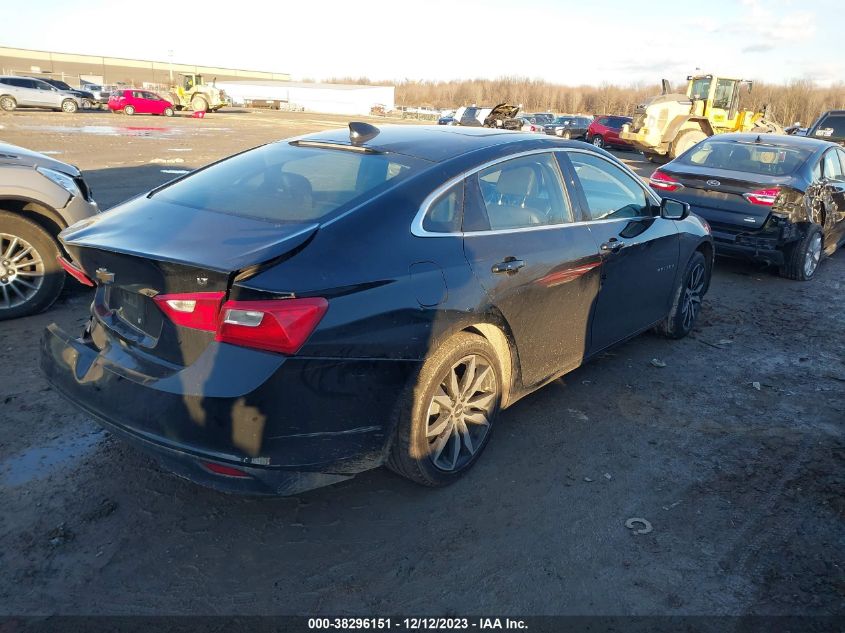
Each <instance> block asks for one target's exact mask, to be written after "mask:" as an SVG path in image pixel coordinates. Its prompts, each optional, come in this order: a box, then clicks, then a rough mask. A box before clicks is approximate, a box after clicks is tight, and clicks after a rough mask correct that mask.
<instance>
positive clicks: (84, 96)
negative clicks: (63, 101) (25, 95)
mask: <svg viewBox="0 0 845 633" xmlns="http://www.w3.org/2000/svg"><path fill="white" fill-rule="evenodd" d="M41 81H46V82H47V83H48V84H50V85H51V86H53V87H55V88H58V89H59V90H64V91H65V92H69V93H70V94H72V95H73V96H74V97H79V99H81V101H82V109H83V110H90V109H91V108H93V107H99V101H98V100H97V98H96V97H95V96H94V94H93V93H92V92H89V91H88V90H80V89H77V88H73V87H71V86H70V85H68V84H67V83H66V82H64V81H59V80H58V79H45V78H41ZM106 101H108V99H106Z"/></svg>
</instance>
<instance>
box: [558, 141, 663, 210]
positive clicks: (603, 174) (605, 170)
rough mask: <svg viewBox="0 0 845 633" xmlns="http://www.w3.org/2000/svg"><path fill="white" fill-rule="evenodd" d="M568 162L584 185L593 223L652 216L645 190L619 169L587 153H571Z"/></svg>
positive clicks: (582, 185) (583, 188)
mask: <svg viewBox="0 0 845 633" xmlns="http://www.w3.org/2000/svg"><path fill="white" fill-rule="evenodd" d="M569 160H570V161H571V162H572V166H573V168H574V169H575V173H576V174H577V176H578V181H579V182H580V183H581V189H582V190H583V191H584V197H585V198H586V199H587V206H588V207H589V212H590V218H591V219H592V220H616V219H620V218H639V217H644V216H651V215H652V209H651V204H650V203H649V199H648V196H647V195H646V192H645V190H644V189H643V187H642V186H640V184H639V183H638V182H637V181H636V180H635V179H634V178H633V177H632V176H630V175H629V174H627V173H625V172H624V171H623V170H622V169H620V168H619V167H617V166H616V165H614V164H612V163H610V162H609V161H606V160H604V159H602V158H599V157H598V156H593V155H592V154H586V153H584V152H571V153H570V154H569Z"/></svg>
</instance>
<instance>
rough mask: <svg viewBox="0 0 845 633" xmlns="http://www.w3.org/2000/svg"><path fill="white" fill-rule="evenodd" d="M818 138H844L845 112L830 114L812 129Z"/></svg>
mask: <svg viewBox="0 0 845 633" xmlns="http://www.w3.org/2000/svg"><path fill="white" fill-rule="evenodd" d="M813 136H815V137H818V138H845V114H830V115H828V116H826V117H825V118H824V119H822V120H821V121H819V124H818V126H817V127H816V129H815V130H814V131H813Z"/></svg>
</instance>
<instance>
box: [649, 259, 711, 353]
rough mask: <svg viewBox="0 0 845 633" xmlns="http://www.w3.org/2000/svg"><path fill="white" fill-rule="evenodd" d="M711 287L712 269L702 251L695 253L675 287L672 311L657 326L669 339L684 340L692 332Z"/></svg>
mask: <svg viewBox="0 0 845 633" xmlns="http://www.w3.org/2000/svg"><path fill="white" fill-rule="evenodd" d="M709 285H710V267H709V265H708V263H707V261H706V260H705V259H704V255H703V254H702V253H701V251H695V252H694V253H693V254H692V257H690V258H689V261H688V262H687V266H686V269H685V270H684V274H683V276H682V277H681V280H680V283H678V285H677V286H676V287H675V292H674V295H673V300H672V310H671V311H670V312H669V316H668V317H666V319H665V320H664V321H663V322H662V323H661V324H660V325H658V326H657V330H658V332H660V333H661V334H663V335H664V336H666V337H668V338H673V339H679V338H684V337H685V336H686V335H687V334H689V333H690V332H692V329H693V328H694V327H695V322H696V321H697V320H698V315H699V313H700V312H701V301H702V299H703V298H704V293H706V292H707V287H708V286H709Z"/></svg>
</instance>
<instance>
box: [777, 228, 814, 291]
mask: <svg viewBox="0 0 845 633" xmlns="http://www.w3.org/2000/svg"><path fill="white" fill-rule="evenodd" d="M822 241H823V240H822V231H821V229H820V228H819V226H818V225H817V224H811V225H810V226H809V228H808V229H807V232H806V233H805V234H804V237H803V238H801V239H800V240H798V241H797V242H795V243H794V244H792V245H791V246H790V247H789V248H788V249H787V251H786V253H785V254H784V259H785V263H784V265H783V266H781V267H780V271H779V272H780V275H781V277H786V278H787V279H794V280H795V281H809V280H810V279H812V278H813V277H814V276H815V274H816V271H817V270H818V269H819V263H820V262H821V259H822Z"/></svg>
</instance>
